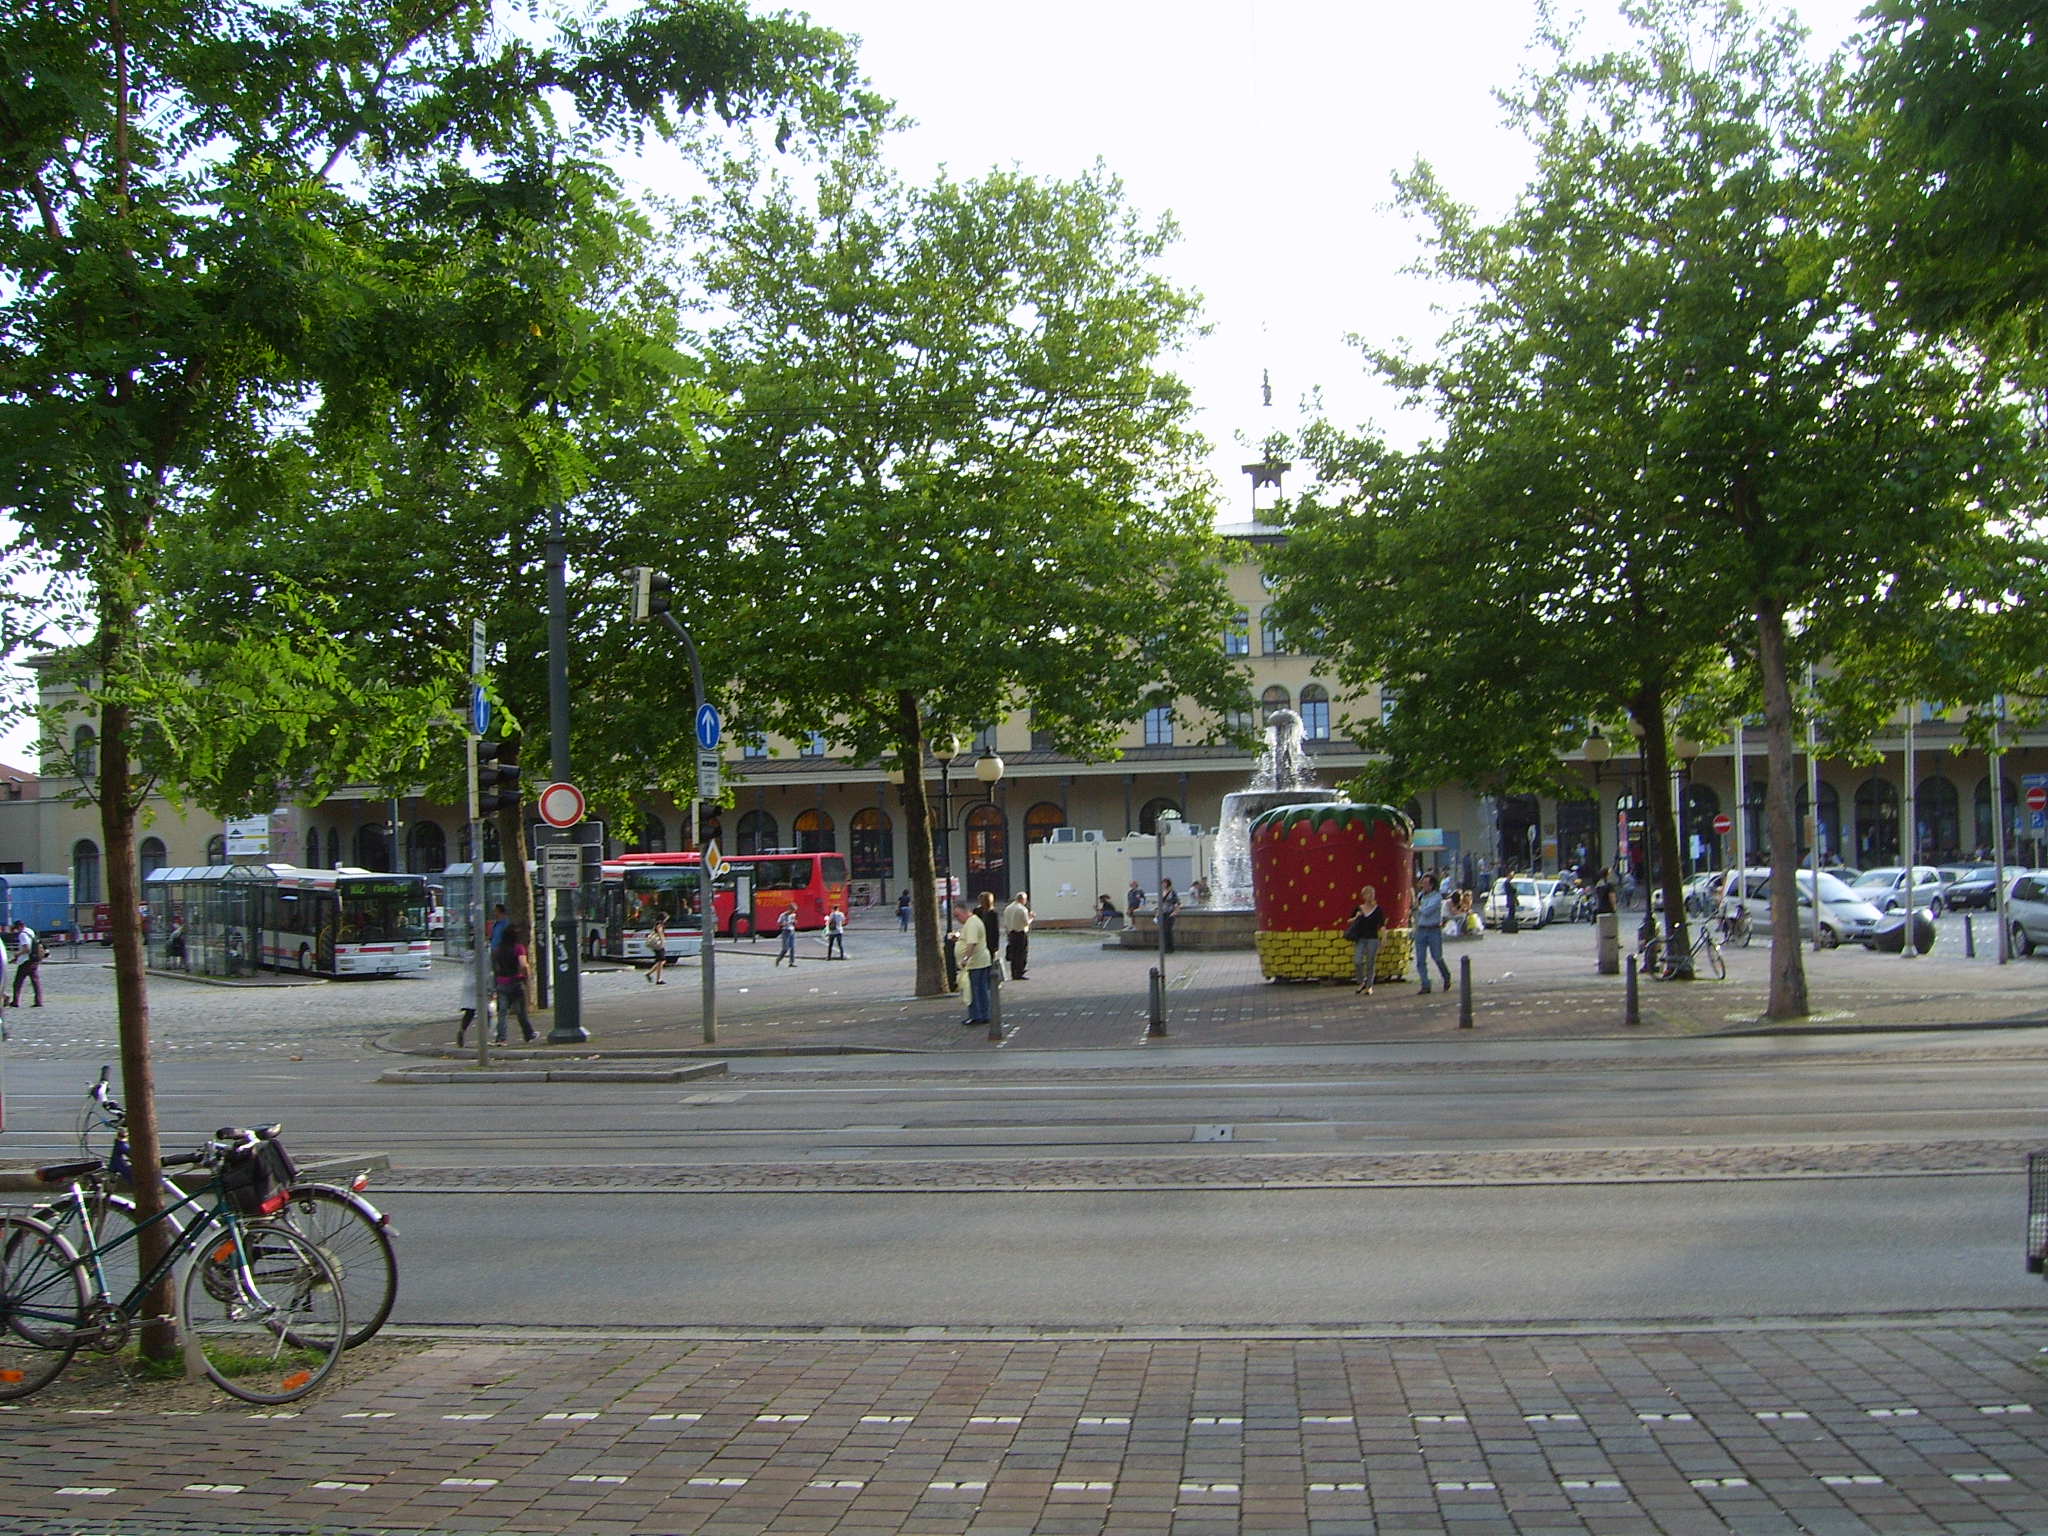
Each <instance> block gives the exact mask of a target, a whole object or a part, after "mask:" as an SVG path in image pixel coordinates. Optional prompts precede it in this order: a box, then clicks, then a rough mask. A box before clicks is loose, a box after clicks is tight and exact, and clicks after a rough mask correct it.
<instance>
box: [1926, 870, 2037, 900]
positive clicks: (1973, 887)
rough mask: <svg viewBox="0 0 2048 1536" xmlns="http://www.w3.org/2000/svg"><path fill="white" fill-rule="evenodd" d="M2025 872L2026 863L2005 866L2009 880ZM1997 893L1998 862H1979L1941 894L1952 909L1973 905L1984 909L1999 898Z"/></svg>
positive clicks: (2006, 876)
mask: <svg viewBox="0 0 2048 1536" xmlns="http://www.w3.org/2000/svg"><path fill="white" fill-rule="evenodd" d="M2024 873H2026V866H2025V865H2018V864H2008V865H2006V866H2005V878H2006V879H2008V880H2010V879H2012V878H2013V877H2014V876H2015V875H2020V874H2024ZM1997 893H1998V866H1997V865H1996V864H1979V865H1977V866H1976V867H1975V868H1973V869H1971V871H1970V872H1969V873H1968V874H1966V875H1961V876H1958V877H1957V878H1956V880H1955V881H1954V882H1953V883H1952V884H1951V885H1950V886H1949V888H1948V889H1947V890H1945V891H1943V892H1942V893H1941V894H1942V900H1944V901H1945V902H1947V903H1948V905H1949V909H1950V910H1951V911H1966V910H1968V909H1970V908H1973V907H1974V908H1978V909H1982V908H1985V907H1988V906H1991V905H1992V904H1993V902H1994V901H1995V900H1996V899H1997Z"/></svg>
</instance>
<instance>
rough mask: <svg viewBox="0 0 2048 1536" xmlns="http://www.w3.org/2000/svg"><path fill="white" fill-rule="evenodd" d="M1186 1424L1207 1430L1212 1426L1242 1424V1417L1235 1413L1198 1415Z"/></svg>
mask: <svg viewBox="0 0 2048 1536" xmlns="http://www.w3.org/2000/svg"><path fill="white" fill-rule="evenodd" d="M1188 1422H1189V1423H1190V1424H1194V1425H1198V1426H1200V1427H1201V1428H1204V1429H1207V1428H1209V1427H1210V1426H1212V1425H1219V1424H1242V1423H1243V1422H1244V1416H1243V1415H1242V1414H1236V1413H1198V1414H1196V1415H1195V1416H1194V1417H1193V1418H1192V1419H1189V1420H1188Z"/></svg>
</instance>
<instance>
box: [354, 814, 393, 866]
mask: <svg viewBox="0 0 2048 1536" xmlns="http://www.w3.org/2000/svg"><path fill="white" fill-rule="evenodd" d="M390 849H391V842H390V839H389V838H387V837H386V836H385V835H384V824H383V823H382V822H377V821H369V822H365V823H363V825H361V826H360V827H357V828H356V868H358V869H374V870H378V871H380V872H381V871H383V870H387V869H389V868H390V867H391V854H390Z"/></svg>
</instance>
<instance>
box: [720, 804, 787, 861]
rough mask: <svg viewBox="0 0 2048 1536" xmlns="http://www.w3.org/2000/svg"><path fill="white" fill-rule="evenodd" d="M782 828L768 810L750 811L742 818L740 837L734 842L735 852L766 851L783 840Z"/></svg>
mask: <svg viewBox="0 0 2048 1536" xmlns="http://www.w3.org/2000/svg"><path fill="white" fill-rule="evenodd" d="M781 837H782V829H781V828H780V827H778V826H777V825H776V824H775V818H774V817H773V816H772V815H770V814H769V813H768V812H766V811H749V812H747V814H746V815H744V816H742V817H741V818H740V830H739V837H738V839H737V840H736V841H735V842H734V844H733V850H732V851H733V852H734V853H766V852H767V851H768V850H769V849H771V848H773V847H775V846H776V845H777V843H778V842H779V841H780V840H781Z"/></svg>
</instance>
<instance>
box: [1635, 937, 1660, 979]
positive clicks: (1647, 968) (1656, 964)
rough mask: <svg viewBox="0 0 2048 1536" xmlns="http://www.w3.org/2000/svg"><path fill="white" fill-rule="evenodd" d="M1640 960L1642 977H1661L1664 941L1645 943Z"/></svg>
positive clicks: (1653, 940)
mask: <svg viewBox="0 0 2048 1536" xmlns="http://www.w3.org/2000/svg"><path fill="white" fill-rule="evenodd" d="M1640 960H1641V966H1640V968H1641V970H1642V972H1643V974H1644V975H1646V976H1658V977H1661V976H1662V975H1663V974H1664V941H1663V940H1662V939H1661V938H1658V939H1651V940H1649V941H1648V942H1647V943H1645V944H1644V945H1643V948H1642V953H1641V956H1640Z"/></svg>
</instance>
